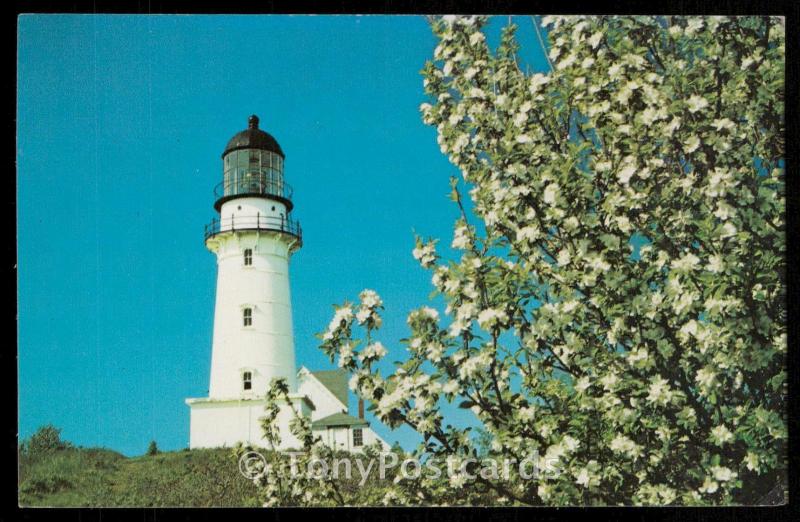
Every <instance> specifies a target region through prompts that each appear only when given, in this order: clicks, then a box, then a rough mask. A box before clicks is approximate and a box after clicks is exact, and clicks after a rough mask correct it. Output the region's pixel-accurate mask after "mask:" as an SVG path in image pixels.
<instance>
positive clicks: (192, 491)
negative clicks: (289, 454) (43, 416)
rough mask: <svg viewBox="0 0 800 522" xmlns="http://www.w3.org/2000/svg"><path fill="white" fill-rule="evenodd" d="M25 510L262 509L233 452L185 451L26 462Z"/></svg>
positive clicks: (54, 454) (99, 452)
mask: <svg viewBox="0 0 800 522" xmlns="http://www.w3.org/2000/svg"><path fill="white" fill-rule="evenodd" d="M19 503H20V505H21V506H48V507H67V506H70V507H77V506H90V507H101V506H102V507H123V506H126V507H127V506H138V507H169V506H187V507H189V506H191V507H208V506H219V507H228V506H247V507H250V506H258V505H259V502H258V501H257V490H256V487H255V485H253V483H252V482H250V481H249V480H246V479H245V478H244V477H242V476H241V475H240V474H239V468H238V462H237V459H236V457H235V456H234V455H233V452H232V451H231V450H230V449H213V450H191V451H189V450H184V451H176V452H166V453H159V454H156V455H152V456H142V457H133V458H128V457H125V456H124V455H121V454H119V453H117V452H115V451H111V450H107V449H98V448H65V449H58V450H53V451H50V452H47V453H44V454H40V455H37V456H36V457H34V458H26V457H21V459H20V467H19Z"/></svg>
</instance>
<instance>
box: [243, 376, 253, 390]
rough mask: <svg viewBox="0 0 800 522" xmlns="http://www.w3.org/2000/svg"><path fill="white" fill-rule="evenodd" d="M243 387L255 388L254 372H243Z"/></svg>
mask: <svg viewBox="0 0 800 522" xmlns="http://www.w3.org/2000/svg"><path fill="white" fill-rule="evenodd" d="M242 388H244V389H245V390H251V389H253V374H252V373H251V372H244V373H243V374H242Z"/></svg>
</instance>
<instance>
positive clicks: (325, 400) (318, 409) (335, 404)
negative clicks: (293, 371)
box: [297, 368, 347, 421]
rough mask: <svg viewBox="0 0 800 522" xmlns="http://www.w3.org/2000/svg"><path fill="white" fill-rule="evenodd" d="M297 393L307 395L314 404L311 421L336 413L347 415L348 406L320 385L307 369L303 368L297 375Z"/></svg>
mask: <svg viewBox="0 0 800 522" xmlns="http://www.w3.org/2000/svg"><path fill="white" fill-rule="evenodd" d="M297 383H298V384H297V393H299V394H300V395H306V396H307V397H309V398H310V399H311V402H313V403H314V407H315V410H314V411H313V412H312V413H311V420H312V421H315V420H318V419H322V418H323V417H327V416H328V415H333V414H334V413H347V404H342V402H341V401H340V400H339V399H337V398H336V396H335V395H334V394H333V393H331V391H330V390H328V388H326V387H325V385H323V384H322V383H320V382H319V381H318V380H317V379H316V378H314V376H313V375H311V372H310V371H308V370H307V369H306V368H301V369H300V371H299V372H298V375H297Z"/></svg>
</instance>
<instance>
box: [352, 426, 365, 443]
mask: <svg viewBox="0 0 800 522" xmlns="http://www.w3.org/2000/svg"><path fill="white" fill-rule="evenodd" d="M363 445H364V432H363V431H362V430H361V428H353V447H355V448H358V447H359V446H363Z"/></svg>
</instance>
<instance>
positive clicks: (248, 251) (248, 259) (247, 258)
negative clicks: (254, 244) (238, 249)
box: [244, 248, 253, 266]
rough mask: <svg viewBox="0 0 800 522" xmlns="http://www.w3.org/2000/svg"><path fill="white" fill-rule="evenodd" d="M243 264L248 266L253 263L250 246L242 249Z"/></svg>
mask: <svg viewBox="0 0 800 522" xmlns="http://www.w3.org/2000/svg"><path fill="white" fill-rule="evenodd" d="M244 264H245V266H250V265H252V264H253V249H252V248H245V249H244Z"/></svg>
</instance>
